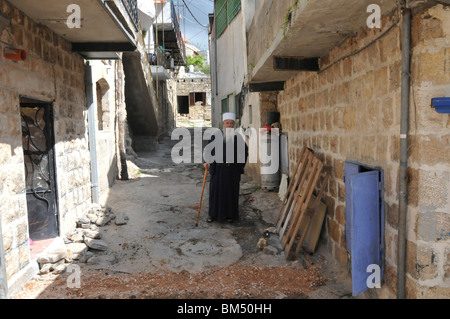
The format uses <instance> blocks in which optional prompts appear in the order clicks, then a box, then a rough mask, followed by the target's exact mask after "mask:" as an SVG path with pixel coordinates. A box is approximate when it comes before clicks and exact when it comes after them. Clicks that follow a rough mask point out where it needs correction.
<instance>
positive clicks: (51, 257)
mask: <svg viewBox="0 0 450 319" xmlns="http://www.w3.org/2000/svg"><path fill="white" fill-rule="evenodd" d="M66 256H67V250H66V247H65V246H58V247H55V248H54V249H50V250H49V251H45V252H44V253H43V254H42V255H41V256H39V257H38V258H37V262H38V263H39V264H48V263H56V262H57V261H60V260H61V259H64V258H66Z"/></svg>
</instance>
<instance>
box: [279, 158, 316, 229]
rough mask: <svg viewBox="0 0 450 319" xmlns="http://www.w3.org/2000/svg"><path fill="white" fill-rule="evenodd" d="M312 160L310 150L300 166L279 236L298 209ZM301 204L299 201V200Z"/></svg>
mask: <svg viewBox="0 0 450 319" xmlns="http://www.w3.org/2000/svg"><path fill="white" fill-rule="evenodd" d="M313 160H314V155H313V154H312V153H310V152H308V153H307V157H306V161H305V164H304V165H303V166H302V167H301V172H300V175H299V180H298V182H297V186H296V187H297V188H296V191H295V192H294V195H293V200H294V202H293V203H292V204H291V206H290V209H289V211H288V214H287V216H286V219H285V222H284V225H283V227H282V228H281V230H279V236H280V238H283V235H284V232H285V231H286V229H287V227H288V226H289V224H290V220H291V216H295V213H294V212H295V211H297V210H298V205H299V204H298V203H299V199H300V198H301V196H300V194H301V192H302V190H303V186H304V185H305V182H306V181H307V179H308V176H309V175H308V170H309V168H310V165H311V164H312V161H313ZM300 205H301V201H300Z"/></svg>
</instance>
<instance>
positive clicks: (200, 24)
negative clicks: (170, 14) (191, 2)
mask: <svg viewBox="0 0 450 319" xmlns="http://www.w3.org/2000/svg"><path fill="white" fill-rule="evenodd" d="M182 1H183V3H184V5H185V6H186V9H188V11H189V13H190V14H191V16H192V17H193V18H194V20H195V21H197V23H198V24H200V25H201V26H202V27H204V28H207V27H208V26H206V25H203V24H201V23H200V22H199V21H198V20H197V18H196V17H195V16H194V14H193V13H192V12H191V9H189V7H188V6H187V4H186V2H185V1H184V0H182Z"/></svg>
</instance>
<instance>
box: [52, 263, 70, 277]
mask: <svg viewBox="0 0 450 319" xmlns="http://www.w3.org/2000/svg"><path fill="white" fill-rule="evenodd" d="M66 269H67V265H66V264H61V265H58V266H57V267H56V268H55V269H54V270H53V273H54V274H56V275H59V274H62V273H64V272H66Z"/></svg>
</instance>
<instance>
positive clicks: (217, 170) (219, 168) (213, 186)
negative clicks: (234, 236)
mask: <svg viewBox="0 0 450 319" xmlns="http://www.w3.org/2000/svg"><path fill="white" fill-rule="evenodd" d="M238 138H239V139H242V137H241V136H240V135H239V134H236V135H235V136H234V160H233V163H226V143H225V141H224V142H223V161H222V162H223V163H216V161H214V162H213V163H210V164H211V165H210V168H209V172H210V174H211V179H210V184H209V217H210V218H211V219H213V220H219V221H224V220H230V219H231V220H237V219H239V184H240V182H241V174H243V173H244V167H245V164H246V162H247V157H248V147H247V144H246V143H245V142H244V143H243V144H244V146H245V150H244V151H245V154H244V156H245V161H244V162H243V163H239V161H238V158H237V154H238V153H237V152H238V146H240V144H239V143H238V142H237V139H238ZM213 139H214V136H212V140H213ZM212 140H211V141H212ZM240 152H242V150H240ZM217 162H219V161H217Z"/></svg>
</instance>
